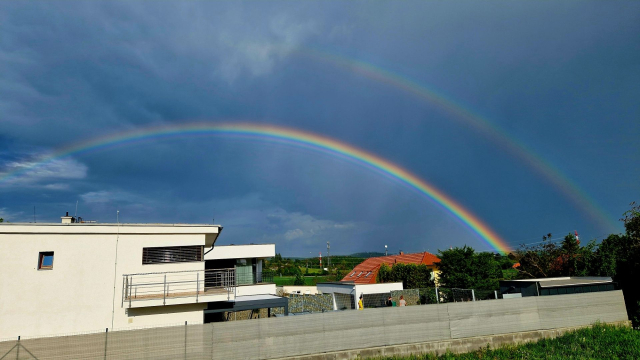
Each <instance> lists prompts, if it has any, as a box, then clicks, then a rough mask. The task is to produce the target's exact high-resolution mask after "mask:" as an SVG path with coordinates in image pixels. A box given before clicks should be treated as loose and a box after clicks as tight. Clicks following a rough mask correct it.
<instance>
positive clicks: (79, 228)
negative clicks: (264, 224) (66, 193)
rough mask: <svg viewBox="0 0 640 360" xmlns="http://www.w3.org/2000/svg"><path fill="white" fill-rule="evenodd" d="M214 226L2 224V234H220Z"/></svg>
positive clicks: (219, 227) (217, 227)
mask: <svg viewBox="0 0 640 360" xmlns="http://www.w3.org/2000/svg"><path fill="white" fill-rule="evenodd" d="M222 229H223V227H222V226H220V225H212V224H135V223H132V224H128V223H120V224H118V223H115V224H114V223H64V224H63V223H0V234H65V235H66V234H69V235H70V234H76V235H80V234H116V233H119V234H215V235H217V234H219V233H220V232H221V231H222Z"/></svg>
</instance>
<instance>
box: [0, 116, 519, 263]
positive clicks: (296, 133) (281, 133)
mask: <svg viewBox="0 0 640 360" xmlns="http://www.w3.org/2000/svg"><path fill="white" fill-rule="evenodd" d="M190 135H196V136H200V135H217V136H238V137H243V138H252V139H253V138H255V139H259V140H260V139H261V140H264V141H276V142H284V143H288V144H293V145H296V146H303V147H306V148H312V149H314V150H319V151H322V152H324V153H328V154H332V155H334V156H339V157H342V158H346V159H348V160H351V161H354V162H356V163H359V164H361V165H364V166H366V167H369V168H372V169H375V170H377V171H379V172H381V173H383V174H385V175H387V176H389V177H391V178H393V179H396V180H398V181H399V182H401V183H403V184H404V185H407V186H409V187H410V188H413V189H415V190H417V191H418V192H420V193H421V194H424V195H426V196H427V197H428V198H430V199H432V200H433V201H434V202H436V203H437V204H439V205H440V206H441V207H443V208H444V209H446V210H447V211H448V212H450V213H451V214H453V215H454V216H455V217H456V218H458V219H459V220H461V221H462V223H464V224H465V225H466V226H467V227H468V228H469V229H471V230H472V231H473V232H475V233H476V234H477V235H478V236H479V237H480V238H481V239H482V240H483V241H484V242H486V243H487V244H488V245H489V246H491V248H493V249H495V250H496V251H498V252H501V253H507V252H509V251H510V250H511V249H510V247H509V245H507V243H506V242H505V241H504V240H503V239H502V238H501V237H500V236H499V235H498V234H497V233H496V232H495V231H493V230H492V229H491V228H490V227H489V226H488V225H486V224H485V223H484V222H483V221H482V220H481V219H480V218H478V216H476V215H474V214H473V213H471V212H470V211H469V210H467V209H465V208H464V207H463V206H462V205H460V204H459V203H458V202H456V201H455V200H454V199H452V198H451V197H450V196H448V195H447V194H445V193H444V192H443V191H441V190H439V189H438V188H436V187H435V186H433V185H432V184H429V183H427V182H426V181H425V180H423V179H421V178H419V177H418V176H416V175H415V174H412V173H411V172H409V171H408V170H406V169H404V168H402V167H401V166H399V165H397V164H394V163H392V162H390V161H388V160H385V159H383V158H381V157H379V156H377V155H374V154H372V153H370V152H367V151H364V150H362V149H359V148H356V147H354V146H352V145H348V144H346V143H344V142H341V141H338V140H336V139H332V138H329V137H326V136H322V135H318V134H314V133H310V132H306V131H301V130H297V129H292V128H286V127H280V126H272V125H261V124H252V123H215V124H212V123H190V124H182V125H177V126H165V127H153V128H144V129H139V130H134V131H130V132H124V133H119V134H116V135H110V136H107V137H102V138H96V139H91V140H88V141H86V142H83V143H80V144H76V145H73V146H70V147H67V148H63V149H61V150H59V151H57V152H55V153H54V154H51V155H49V156H46V157H44V158H41V159H39V160H38V161H36V162H34V163H33V165H31V166H30V167H28V168H24V169H21V170H20V171H14V172H11V173H8V174H5V175H4V176H2V177H0V182H5V181H7V180H8V179H10V178H14V177H16V176H19V175H20V174H24V173H26V172H28V171H30V170H32V169H34V168H36V167H37V166H41V165H43V164H44V163H47V162H49V161H52V160H55V159H60V158H64V157H68V156H71V155H79V154H82V153H87V152H90V151H96V150H100V149H105V148H111V147H116V146H121V145H125V144H130V143H135V142H139V141H148V140H152V139H157V138H167V137H176V136H177V137H181V136H190Z"/></svg>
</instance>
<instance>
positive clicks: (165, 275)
mask: <svg viewBox="0 0 640 360" xmlns="http://www.w3.org/2000/svg"><path fill="white" fill-rule="evenodd" d="M166 304H167V274H164V285H163V286H162V305H166Z"/></svg>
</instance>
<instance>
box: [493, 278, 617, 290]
mask: <svg viewBox="0 0 640 360" xmlns="http://www.w3.org/2000/svg"><path fill="white" fill-rule="evenodd" d="M511 281H514V282H527V283H532V282H537V283H539V284H540V287H541V288H550V287H559V286H573V285H594V284H606V283H612V282H613V280H612V279H611V278H610V277H596V276H593V277H578V276H567V277H556V278H542V279H519V280H505V282H511Z"/></svg>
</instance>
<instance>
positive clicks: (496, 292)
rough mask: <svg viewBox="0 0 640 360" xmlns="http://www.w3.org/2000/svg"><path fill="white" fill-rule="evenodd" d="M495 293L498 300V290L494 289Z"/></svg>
mask: <svg viewBox="0 0 640 360" xmlns="http://www.w3.org/2000/svg"><path fill="white" fill-rule="evenodd" d="M493 294H494V295H495V296H496V300H497V299H498V291H497V290H493Z"/></svg>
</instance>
